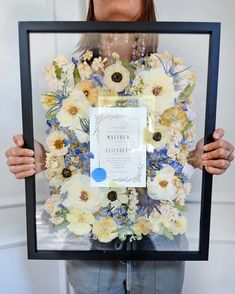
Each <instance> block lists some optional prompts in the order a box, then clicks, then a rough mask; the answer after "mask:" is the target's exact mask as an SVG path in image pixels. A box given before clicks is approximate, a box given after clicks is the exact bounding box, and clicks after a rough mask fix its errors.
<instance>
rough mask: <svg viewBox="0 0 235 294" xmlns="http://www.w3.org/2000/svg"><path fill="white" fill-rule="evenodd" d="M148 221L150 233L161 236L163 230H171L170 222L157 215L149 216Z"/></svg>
mask: <svg viewBox="0 0 235 294" xmlns="http://www.w3.org/2000/svg"><path fill="white" fill-rule="evenodd" d="M149 221H150V224H151V228H152V232H153V233H155V234H158V235H162V234H163V230H164V228H167V229H171V227H172V222H171V221H169V220H168V219H167V218H166V217H164V216H162V215H160V214H159V213H154V214H151V216H150V218H149Z"/></svg>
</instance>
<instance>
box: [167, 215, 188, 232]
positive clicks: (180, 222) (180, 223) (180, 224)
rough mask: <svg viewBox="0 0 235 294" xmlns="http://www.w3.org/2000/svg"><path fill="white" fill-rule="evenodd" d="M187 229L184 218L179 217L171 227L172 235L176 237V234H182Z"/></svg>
mask: <svg viewBox="0 0 235 294" xmlns="http://www.w3.org/2000/svg"><path fill="white" fill-rule="evenodd" d="M187 228H188V221H187V218H186V217H185V216H181V217H179V218H178V219H177V221H176V222H175V223H173V225H172V228H171V230H172V234H173V235H178V234H181V235H182V234H184V233H185V232H186V231H187Z"/></svg>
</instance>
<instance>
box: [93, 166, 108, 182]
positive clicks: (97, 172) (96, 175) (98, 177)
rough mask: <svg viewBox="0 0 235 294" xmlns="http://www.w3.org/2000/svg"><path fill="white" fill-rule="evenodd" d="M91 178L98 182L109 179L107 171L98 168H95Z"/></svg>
mask: <svg viewBox="0 0 235 294" xmlns="http://www.w3.org/2000/svg"><path fill="white" fill-rule="evenodd" d="M91 176H92V178H93V180H95V181H96V182H102V181H104V180H105V179H106V178H107V174H106V171H105V169H103V168H101V167H98V168H95V169H94V170H93V171H92V173H91Z"/></svg>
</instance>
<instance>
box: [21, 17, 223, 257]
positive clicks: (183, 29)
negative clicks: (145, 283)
mask: <svg viewBox="0 0 235 294" xmlns="http://www.w3.org/2000/svg"><path fill="white" fill-rule="evenodd" d="M109 32H110V33H111V32H112V33H156V34H202V35H208V36H209V59H208V72H207V90H206V110H205V129H204V144H207V143H209V142H212V141H213V139H212V133H213V131H214V129H215V120H216V101H217V87H218V68H219V47H220V23H211V22H85V21H84V22H81V21H29V22H27V21H25V22H24V21H22V22H19V50H20V75H21V99H22V116H23V136H24V142H25V147H26V148H29V149H32V150H34V128H33V109H32V81H31V65H30V34H32V33H34V34H36V33H68V34H69V33H109ZM212 178H213V176H212V175H211V174H209V173H207V172H206V170H205V169H203V171H202V186H201V211H200V225H199V228H200V234H199V249H198V250H196V251H195V250H194V251H144V250H141V251H135V250H131V248H132V247H131V246H130V248H129V249H128V248H127V250H124V251H123V250H122V251H119V250H116V251H109V250H92V251H76V250H72V251H70V250H38V249H37V236H36V218H35V216H36V189H35V176H31V177H28V178H26V179H25V189H26V222H27V248H28V258H29V259H51V260H56V259H61V260H69V259H81V260H208V255H209V238H210V216H211V194H212Z"/></svg>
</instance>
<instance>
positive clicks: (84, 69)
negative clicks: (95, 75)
mask: <svg viewBox="0 0 235 294" xmlns="http://www.w3.org/2000/svg"><path fill="white" fill-rule="evenodd" d="M78 71H79V74H80V77H81V79H82V80H84V79H89V78H90V76H91V74H92V70H91V67H90V66H89V64H88V63H87V62H86V61H85V62H83V63H81V64H79V65H78Z"/></svg>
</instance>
